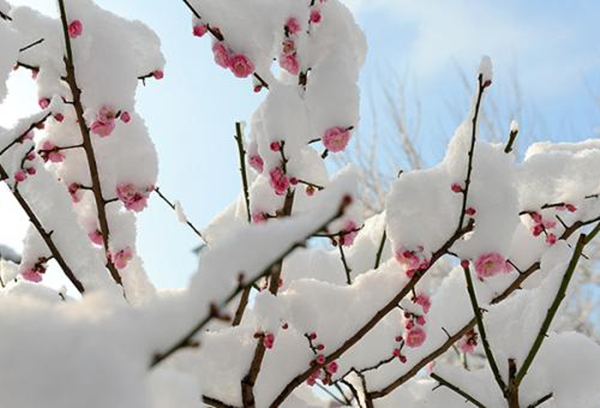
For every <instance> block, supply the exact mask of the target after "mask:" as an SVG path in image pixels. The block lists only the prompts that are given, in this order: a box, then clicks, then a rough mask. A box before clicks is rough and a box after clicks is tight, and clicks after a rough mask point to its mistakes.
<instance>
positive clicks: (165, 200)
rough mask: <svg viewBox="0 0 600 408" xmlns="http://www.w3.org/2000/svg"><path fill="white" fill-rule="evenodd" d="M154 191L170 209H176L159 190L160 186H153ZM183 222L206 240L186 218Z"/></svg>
mask: <svg viewBox="0 0 600 408" xmlns="http://www.w3.org/2000/svg"><path fill="white" fill-rule="evenodd" d="M154 192H155V193H156V194H157V195H158V196H159V197H160V199H161V200H163V201H164V202H165V203H166V204H167V205H168V206H169V207H171V209H172V210H173V211H177V208H176V207H175V204H174V203H173V202H171V200H169V199H168V198H167V197H166V196H165V195H164V194H163V192H162V191H161V190H160V188H158V187H154ZM185 224H186V225H187V226H188V227H190V229H191V230H192V231H193V232H194V234H196V235H198V237H199V238H200V239H201V240H202V241H204V242H206V240H205V239H204V236H203V235H202V233H201V232H200V230H199V229H198V228H196V226H195V225H194V224H193V223H192V222H191V221H190V220H188V219H187V218H186V220H185Z"/></svg>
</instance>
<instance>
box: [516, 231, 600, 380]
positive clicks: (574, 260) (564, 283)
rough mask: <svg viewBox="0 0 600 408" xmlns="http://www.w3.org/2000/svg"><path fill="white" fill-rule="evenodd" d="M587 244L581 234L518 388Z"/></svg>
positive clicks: (517, 376) (529, 355)
mask: <svg viewBox="0 0 600 408" xmlns="http://www.w3.org/2000/svg"><path fill="white" fill-rule="evenodd" d="M598 230H600V224H598V225H597V226H596V228H595V230H594V231H595V232H594V231H593V232H592V233H591V234H590V235H592V234H594V235H595V234H597V233H598ZM586 243H587V236H586V235H585V234H581V235H580V236H579V239H578V240H577V245H576V246H575V251H574V252H573V256H572V257H571V261H570V262H569V266H568V267H567V270H566V271H565V274H564V276H563V279H562V281H561V284H560V287H559V289H558V292H557V293H556V297H555V298H554V301H553V302H552V305H551V306H550V308H549V309H548V312H547V313H546V317H545V318H544V321H543V323H542V326H541V328H540V331H539V332H538V335H537V336H536V338H535V340H534V341H533V345H532V346H531V349H530V350H529V353H527V357H526V358H525V360H524V361H523V365H522V366H521V368H520V369H519V371H518V373H517V375H516V378H515V382H516V384H517V386H518V385H519V384H521V382H522V381H523V378H525V376H526V375H527V371H528V370H529V367H531V364H532V363H533V360H534V359H535V357H536V355H537V353H538V351H539V350H540V347H541V346H542V343H543V342H544V338H546V334H547V332H548V330H549V329H550V324H551V323H552V320H553V319H554V316H555V315H556V312H557V311H558V307H559V306H560V304H561V303H562V301H563V299H564V298H565V296H566V292H567V287H568V286H569V282H570V281H571V277H572V276H573V272H575V268H576V267H577V263H578V262H579V258H580V257H581V254H582V252H583V248H584V247H585V245H586Z"/></svg>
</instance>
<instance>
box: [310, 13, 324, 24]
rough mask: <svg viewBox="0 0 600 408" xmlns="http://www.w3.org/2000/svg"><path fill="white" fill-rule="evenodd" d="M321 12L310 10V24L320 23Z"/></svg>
mask: <svg viewBox="0 0 600 408" xmlns="http://www.w3.org/2000/svg"><path fill="white" fill-rule="evenodd" d="M321 18H322V16H321V12H320V11H319V10H312V11H311V12H310V22H311V23H313V24H319V23H320V22H321Z"/></svg>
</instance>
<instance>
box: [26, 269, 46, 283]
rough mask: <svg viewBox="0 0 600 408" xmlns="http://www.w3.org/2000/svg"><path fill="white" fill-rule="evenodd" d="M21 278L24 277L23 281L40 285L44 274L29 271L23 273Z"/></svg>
mask: <svg viewBox="0 0 600 408" xmlns="http://www.w3.org/2000/svg"><path fill="white" fill-rule="evenodd" d="M21 276H23V279H25V280H26V281H29V282H35V283H39V282H41V281H42V274H41V273H39V272H37V271H35V270H33V269H27V270H26V271H24V272H22V273H21Z"/></svg>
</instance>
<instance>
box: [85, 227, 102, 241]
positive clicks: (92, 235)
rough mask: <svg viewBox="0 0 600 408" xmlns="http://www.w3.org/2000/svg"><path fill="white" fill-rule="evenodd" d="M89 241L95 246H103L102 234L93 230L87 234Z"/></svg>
mask: <svg viewBox="0 0 600 408" xmlns="http://www.w3.org/2000/svg"><path fill="white" fill-rule="evenodd" d="M88 237H89V238H90V240H91V241H92V242H93V243H94V244H96V245H104V239H103V238H102V233H101V232H100V231H99V230H98V229H95V230H93V231H92V232H90V233H89V234H88Z"/></svg>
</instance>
